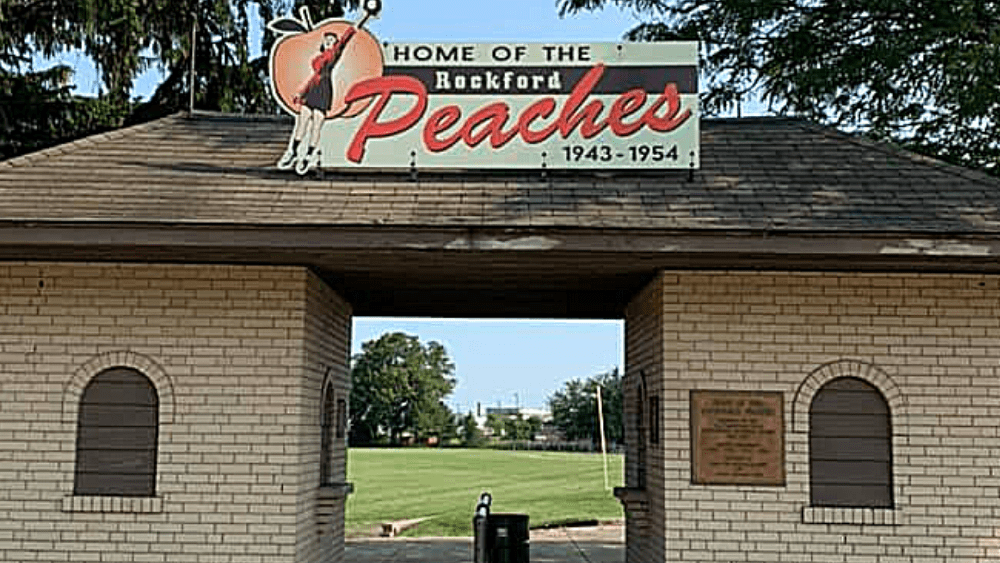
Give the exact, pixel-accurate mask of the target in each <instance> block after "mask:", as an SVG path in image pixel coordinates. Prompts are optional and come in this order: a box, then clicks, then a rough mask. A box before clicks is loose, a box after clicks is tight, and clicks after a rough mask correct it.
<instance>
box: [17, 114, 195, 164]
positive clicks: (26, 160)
mask: <svg viewBox="0 0 1000 563" xmlns="http://www.w3.org/2000/svg"><path fill="white" fill-rule="evenodd" d="M185 115H187V112H183V111H180V112H176V113H172V114H170V115H167V116H164V117H160V118H158V119H154V120H152V121H146V122H143V123H137V124H135V125H131V126H129V127H122V128H118V129H111V130H110V131H104V132H102V133H94V134H93V135H87V136H86V137H83V138H80V139H77V140H75V141H69V142H67V143H60V144H58V145H55V146H52V147H49V148H46V149H42V150H38V151H34V152H29V153H27V154H22V155H21V156H16V157H14V158H11V159H8V160H0V170H4V169H10V168H18V167H21V166H27V165H29V164H32V163H33V162H35V161H37V160H41V159H44V158H47V157H51V156H57V155H63V154H67V153H70V152H73V151H75V150H77V149H80V148H83V147H89V146H92V145H95V144H97V143H98V142H101V141H110V140H114V139H121V138H122V137H127V136H129V135H131V134H134V133H137V132H141V131H151V130H154V129H159V128H160V127H164V126H166V125H168V124H170V123H173V122H174V121H177V120H178V119H180V118H182V117H184V116H185Z"/></svg>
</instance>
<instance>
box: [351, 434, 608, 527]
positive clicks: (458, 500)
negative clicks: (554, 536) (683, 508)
mask: <svg viewBox="0 0 1000 563" xmlns="http://www.w3.org/2000/svg"><path fill="white" fill-rule="evenodd" d="M623 464H624V460H623V458H622V456H620V455H609V456H608V477H609V481H610V486H612V487H616V486H621V484H622V475H623ZM347 472H348V477H347V478H348V481H352V482H353V483H354V487H355V493H354V494H352V495H350V496H349V497H348V499H347V534H348V536H349V537H357V536H364V535H370V534H371V531H372V529H373V528H377V527H379V526H380V525H381V523H382V522H387V521H391V520H403V519H410V518H422V517H426V516H433V517H434V518H433V519H431V520H428V521H426V522H423V523H422V524H420V525H419V526H417V527H416V528H415V529H413V530H410V531H408V532H407V533H405V534H404V535H409V536H470V535H472V513H473V510H474V508H475V505H476V501H477V500H478V499H479V494H480V493H481V492H483V491H489V492H490V493H491V494H492V495H493V512H519V513H525V514H528V517H529V522H530V525H531V526H532V527H536V526H540V525H544V524H559V523H566V522H573V521H580V520H602V521H603V520H615V519H619V518H622V517H623V516H622V508H621V504H619V502H618V500H617V499H615V498H614V496H612V494H611V491H609V490H605V489H604V472H603V469H602V463H601V456H600V454H597V455H595V454H580V453H561V452H526V451H515V452H508V451H495V450H477V449H468V450H465V449H410V448H407V449H359V448H352V449H350V450H349V451H348V462H347Z"/></svg>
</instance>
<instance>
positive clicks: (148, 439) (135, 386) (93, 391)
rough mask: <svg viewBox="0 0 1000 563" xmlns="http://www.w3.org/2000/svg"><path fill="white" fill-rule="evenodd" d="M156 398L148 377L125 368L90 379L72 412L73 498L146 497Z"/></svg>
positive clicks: (152, 471) (152, 486)
mask: <svg viewBox="0 0 1000 563" xmlns="http://www.w3.org/2000/svg"><path fill="white" fill-rule="evenodd" d="M159 405H160V400H159V396H158V394H157V392H156V388H155V387H154V386H153V383H152V382H151V381H150V380H149V378H148V377H146V376H145V375H143V374H142V373H140V372H139V371H137V370H134V369H131V368H120V367H119V368H112V369H107V370H104V371H102V372H100V373H98V374H97V375H96V376H94V377H93V378H92V379H91V380H90V382H89V383H87V385H86V387H84V389H83V393H82V394H81V396H80V402H79V408H78V412H77V433H76V467H75V474H74V481H73V494H74V495H87V496H127V497H152V496H154V495H155V494H156V453H157V440H158V429H159Z"/></svg>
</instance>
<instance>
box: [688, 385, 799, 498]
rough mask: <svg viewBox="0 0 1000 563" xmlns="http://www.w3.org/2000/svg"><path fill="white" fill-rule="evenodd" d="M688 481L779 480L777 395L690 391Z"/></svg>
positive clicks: (781, 432)
mask: <svg viewBox="0 0 1000 563" xmlns="http://www.w3.org/2000/svg"><path fill="white" fill-rule="evenodd" d="M691 480H692V482H694V483H696V484H703V485H776V486H782V485H784V484H785V424H784V399H783V397H782V394H781V393H780V392H760V391H750V392H744V391H692V392H691Z"/></svg>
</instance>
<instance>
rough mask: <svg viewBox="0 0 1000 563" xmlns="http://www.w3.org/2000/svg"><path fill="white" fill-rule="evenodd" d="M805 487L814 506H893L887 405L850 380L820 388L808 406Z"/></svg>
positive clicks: (876, 393)
mask: <svg viewBox="0 0 1000 563" xmlns="http://www.w3.org/2000/svg"><path fill="white" fill-rule="evenodd" d="M809 475H810V479H809V484H810V487H809V489H810V500H811V502H812V505H813V506H841V507H866V508H892V506H893V498H892V494H893V493H892V429H891V420H890V416H889V405H888V404H887V403H886V401H885V399H884V398H883V397H882V394H881V393H880V392H879V391H878V389H876V388H875V387H873V386H872V385H870V384H868V383H866V382H864V381H862V380H860V379H857V378H853V377H844V378H839V379H834V380H833V381H830V382H829V383H827V384H826V385H824V386H823V387H822V388H820V390H819V391H818V392H817V393H816V396H815V397H814V398H813V401H812V405H811V406H810V408H809Z"/></svg>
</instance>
